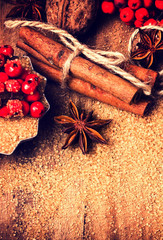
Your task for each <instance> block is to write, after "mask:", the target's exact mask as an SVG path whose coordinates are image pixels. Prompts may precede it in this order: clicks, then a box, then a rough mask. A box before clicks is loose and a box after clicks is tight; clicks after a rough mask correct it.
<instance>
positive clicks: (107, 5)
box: [101, 1, 115, 14]
mask: <svg viewBox="0 0 163 240" xmlns="http://www.w3.org/2000/svg"><path fill="white" fill-rule="evenodd" d="M101 9H102V11H103V12H104V13H108V14H113V13H114V12H115V6H114V3H113V2H108V1H103V2H102V4H101Z"/></svg>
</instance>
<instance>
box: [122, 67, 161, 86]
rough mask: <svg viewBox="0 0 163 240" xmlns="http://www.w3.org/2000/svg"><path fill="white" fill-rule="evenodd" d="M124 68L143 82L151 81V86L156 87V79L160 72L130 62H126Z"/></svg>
mask: <svg viewBox="0 0 163 240" xmlns="http://www.w3.org/2000/svg"><path fill="white" fill-rule="evenodd" d="M124 70H125V71H127V72H129V73H131V74H132V75H134V76H135V77H136V78H138V79H140V80H141V81H142V82H145V83H149V84H150V86H151V88H153V87H154V85H155V83H156V80H157V79H158V72H156V71H154V70H152V69H146V68H143V67H140V66H137V65H133V64H130V63H125V65H124Z"/></svg>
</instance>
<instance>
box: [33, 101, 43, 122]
mask: <svg viewBox="0 0 163 240" xmlns="http://www.w3.org/2000/svg"><path fill="white" fill-rule="evenodd" d="M44 113H45V107H44V105H43V104H42V103H41V102H38V101H37V102H33V103H32V104H31V106H30V114H31V116H32V117H35V118H40V117H42V116H43V114H44Z"/></svg>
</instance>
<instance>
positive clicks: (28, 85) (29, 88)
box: [22, 81, 37, 94]
mask: <svg viewBox="0 0 163 240" xmlns="http://www.w3.org/2000/svg"><path fill="white" fill-rule="evenodd" d="M36 87H37V83H36V82H32V81H24V82H23V83H22V92H23V93H25V94H33V93H34V91H35V90H36Z"/></svg>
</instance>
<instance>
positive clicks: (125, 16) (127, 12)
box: [120, 7, 134, 23]
mask: <svg viewBox="0 0 163 240" xmlns="http://www.w3.org/2000/svg"><path fill="white" fill-rule="evenodd" d="M120 19H121V20H122V21H123V22H125V23H129V22H132V21H133V20H134V11H133V10H132V9H131V8H129V7H126V8H123V9H122V10H121V12H120Z"/></svg>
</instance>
